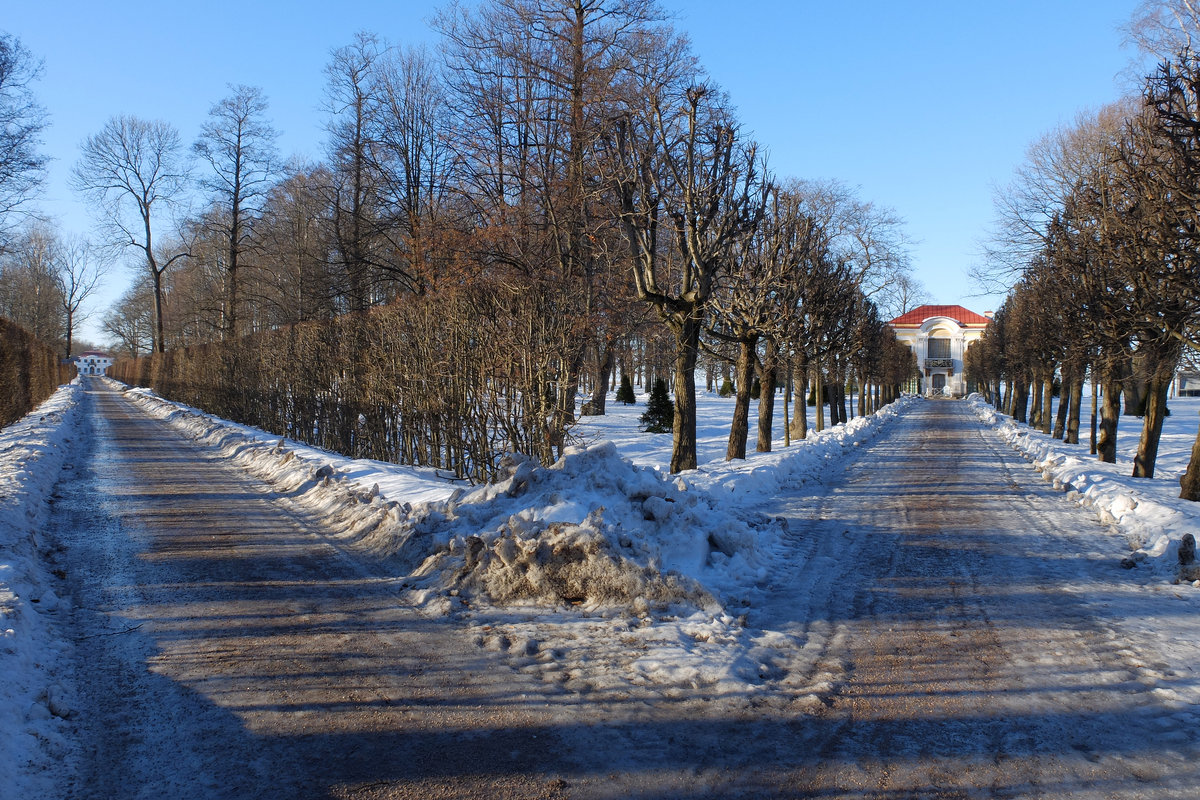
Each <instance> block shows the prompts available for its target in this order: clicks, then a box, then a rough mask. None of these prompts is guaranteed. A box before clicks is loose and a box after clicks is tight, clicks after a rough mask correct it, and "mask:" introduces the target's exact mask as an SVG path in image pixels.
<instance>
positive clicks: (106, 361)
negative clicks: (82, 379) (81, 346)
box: [75, 350, 113, 375]
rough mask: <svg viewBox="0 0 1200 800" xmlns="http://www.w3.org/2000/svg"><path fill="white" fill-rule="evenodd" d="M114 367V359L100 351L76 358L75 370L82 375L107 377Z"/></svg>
mask: <svg viewBox="0 0 1200 800" xmlns="http://www.w3.org/2000/svg"><path fill="white" fill-rule="evenodd" d="M112 365H113V357H112V356H110V355H109V354H108V353H101V352H99V351H98V350H89V351H87V352H86V353H80V354H79V355H77V356H75V369H77V370H78V371H79V374H80V375H105V374H107V372H108V368H109V367H111V366H112Z"/></svg>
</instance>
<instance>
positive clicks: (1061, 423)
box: [1054, 368, 1075, 440]
mask: <svg viewBox="0 0 1200 800" xmlns="http://www.w3.org/2000/svg"><path fill="white" fill-rule="evenodd" d="M1074 391H1075V378H1074V376H1073V373H1069V372H1068V371H1067V370H1066V369H1065V368H1064V369H1063V380H1062V386H1061V387H1059V393H1058V414H1057V416H1055V418H1054V438H1055V439H1059V440H1061V439H1062V438H1063V436H1064V435H1066V432H1067V415H1068V414H1069V413H1070V412H1071V398H1072V396H1073V394H1074Z"/></svg>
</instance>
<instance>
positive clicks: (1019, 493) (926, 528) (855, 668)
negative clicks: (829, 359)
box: [750, 402, 1200, 798]
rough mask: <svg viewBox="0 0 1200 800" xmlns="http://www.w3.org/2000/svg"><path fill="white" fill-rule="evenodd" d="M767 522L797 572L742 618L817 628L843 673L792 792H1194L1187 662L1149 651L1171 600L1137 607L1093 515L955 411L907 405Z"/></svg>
mask: <svg viewBox="0 0 1200 800" xmlns="http://www.w3.org/2000/svg"><path fill="white" fill-rule="evenodd" d="M779 510H780V511H781V512H782V513H785V514H786V515H788V516H789V517H790V518H791V519H792V528H793V530H797V531H800V532H801V533H800V534H798V535H797V536H796V540H795V549H794V551H793V553H794V555H796V556H798V558H797V559H796V562H795V563H796V564H797V566H796V568H795V569H796V571H795V573H793V574H789V573H788V567H786V566H785V567H784V568H783V569H781V570H780V571H779V572H780V574H778V575H777V576H776V581H777V583H778V587H777V589H778V592H777V595H776V597H777V599H779V600H780V601H781V602H778V603H774V604H771V605H767V606H765V608H766V609H767V613H768V614H774V615H775V616H776V618H775V619H764V618H763V616H762V615H760V616H759V617H758V618H757V619H755V617H754V616H753V615H752V617H751V620H750V622H751V624H766V625H767V626H768V627H787V625H788V620H789V619H791V620H794V622H793V623H792V624H793V625H795V626H797V627H803V626H805V625H811V624H812V621H814V620H815V621H821V620H828V621H829V623H830V628H831V632H830V633H826V634H825V635H827V636H828V637H829V639H830V641H831V642H833V643H834V644H832V645H831V646H830V647H829V648H828V649H827V652H826V653H825V658H826V659H829V660H832V661H835V662H838V663H840V664H841V665H843V666H844V668H845V672H844V673H843V674H842V675H841V676H840V677H838V678H835V680H836V682H837V683H836V688H835V690H834V691H833V692H832V693H831V694H830V695H829V696H828V697H827V698H826V704H827V706H828V707H827V709H826V710H824V711H823V712H821V714H820V715H819V719H820V722H819V723H818V726H819V727H820V728H823V729H824V730H823V731H822V732H821V733H820V734H819V736H818V741H819V757H817V758H815V759H814V761H816V762H817V763H816V764H815V765H813V766H812V767H811V768H810V769H805V770H803V771H802V774H801V775H800V776H799V777H798V780H797V781H796V783H795V786H796V788H797V789H798V790H800V793H801V794H804V795H809V796H819V797H887V798H891V797H968V796H969V797H980V796H982V797H1195V796H1197V793H1198V792H1200V768H1198V767H1197V764H1196V757H1197V755H1198V754H1200V749H1198V747H1197V743H1198V741H1200V725H1198V723H1200V715H1197V713H1196V708H1197V706H1196V705H1195V704H1196V703H1197V701H1200V692H1198V691H1197V676H1196V674H1195V673H1194V672H1193V668H1194V666H1195V662H1194V661H1193V662H1191V663H1188V664H1169V663H1165V661H1164V659H1163V658H1162V657H1161V656H1158V655H1156V654H1157V653H1162V652H1171V651H1172V650H1177V648H1174V647H1173V645H1172V642H1173V640H1174V639H1175V638H1176V637H1178V636H1180V635H1181V634H1183V635H1190V634H1192V633H1194V631H1195V626H1194V623H1193V622H1192V621H1191V620H1186V621H1184V622H1185V624H1186V627H1183V628H1182V630H1180V629H1171V627H1170V626H1172V622H1173V620H1172V615H1173V614H1178V613H1181V612H1182V611H1183V608H1184V607H1183V604H1182V603H1176V601H1177V600H1178V598H1175V597H1172V596H1170V595H1168V596H1165V597H1158V598H1155V597H1150V598H1146V597H1145V596H1144V595H1145V590H1144V589H1142V588H1141V587H1135V586H1134V585H1132V581H1131V574H1130V573H1126V572H1124V571H1123V570H1121V569H1119V568H1118V567H1117V565H1116V563H1115V560H1114V558H1113V557H1112V555H1111V553H1112V552H1113V549H1112V548H1108V547H1106V546H1104V544H1103V541H1104V540H1105V539H1106V538H1107V537H1109V536H1110V535H1111V534H1109V533H1108V532H1107V531H1106V530H1105V529H1104V528H1102V527H1101V526H1100V525H1099V524H1098V523H1097V522H1096V519H1095V516H1094V515H1093V514H1091V513H1089V512H1087V511H1084V510H1081V509H1080V508H1079V507H1077V506H1076V505H1075V504H1074V503H1071V502H1065V501H1064V499H1063V496H1062V495H1061V494H1060V493H1058V492H1055V491H1053V489H1052V488H1051V487H1050V486H1048V485H1047V484H1046V483H1045V482H1044V481H1043V480H1042V479H1041V478H1040V476H1038V475H1037V473H1036V472H1034V471H1032V470H1030V469H1029V467H1028V465H1027V464H1026V463H1025V462H1024V461H1023V460H1021V459H1020V458H1019V457H1017V456H1016V455H1015V454H1014V453H1013V452H1012V451H1011V450H1010V449H1008V448H1007V447H1006V446H1005V445H1003V444H1002V443H1000V442H999V440H998V439H997V438H996V437H995V436H994V435H993V434H992V433H991V432H990V431H985V430H981V429H980V428H979V426H978V424H977V422H976V420H975V419H974V417H973V416H972V415H971V413H970V412H969V411H968V410H967V409H966V407H965V404H962V403H957V402H930V403H926V404H923V405H921V406H918V407H916V408H915V409H914V410H913V411H912V412H911V413H910V414H909V415H907V416H906V417H905V419H904V420H903V421H902V422H901V423H900V424H898V425H897V426H896V427H895V428H894V429H893V430H892V431H891V433H890V435H888V436H885V437H882V438H881V439H880V440H879V441H878V442H877V443H876V444H874V445H873V446H872V447H871V448H869V449H868V451H867V452H865V453H864V454H863V455H862V456H861V458H859V459H858V460H856V461H855V462H854V463H852V464H851V465H850V466H849V468H848V469H847V471H846V474H845V476H844V480H843V481H841V482H839V484H838V485H837V487H836V488H834V489H832V490H823V491H822V492H821V493H818V494H815V495H813V496H805V497H794V498H790V499H789V500H788V501H787V502H786V503H784V504H783V507H782V508H781V509H779ZM814 589H816V591H814ZM1186 591H1189V592H1190V591H1193V590H1191V589H1190V588H1189V589H1187V590H1186ZM1139 592H1140V593H1141V594H1139ZM789 593H791V595H792V596H790V597H789V596H788V595H789ZM1187 608H1188V609H1194V606H1192V605H1189V606H1187ZM1143 615H1154V616H1157V618H1158V619H1157V620H1156V621H1154V622H1150V626H1154V625H1155V624H1160V623H1162V622H1164V621H1165V622H1166V624H1167V626H1168V627H1167V628H1166V629H1161V630H1155V629H1153V627H1148V626H1147V624H1146V623H1147V622H1148V620H1146V619H1145V618H1144V617H1143Z"/></svg>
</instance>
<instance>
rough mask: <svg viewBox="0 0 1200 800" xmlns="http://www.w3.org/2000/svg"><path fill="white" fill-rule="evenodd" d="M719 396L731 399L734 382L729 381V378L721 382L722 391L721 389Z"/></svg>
mask: <svg viewBox="0 0 1200 800" xmlns="http://www.w3.org/2000/svg"><path fill="white" fill-rule="evenodd" d="M717 394H719V395H721V397H729V396H730V395H732V394H733V381H731V380H729V378H726V379H725V380H723V381H721V389H720V391H718V392H717Z"/></svg>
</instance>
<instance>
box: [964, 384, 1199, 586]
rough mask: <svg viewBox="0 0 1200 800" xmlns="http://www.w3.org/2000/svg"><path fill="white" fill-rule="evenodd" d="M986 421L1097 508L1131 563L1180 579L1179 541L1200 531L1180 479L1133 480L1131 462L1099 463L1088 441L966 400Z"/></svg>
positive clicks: (1193, 505) (1052, 478) (1076, 496)
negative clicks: (1066, 438)
mask: <svg viewBox="0 0 1200 800" xmlns="http://www.w3.org/2000/svg"><path fill="white" fill-rule="evenodd" d="M968 402H969V403H970V404H971V409H972V410H973V411H974V412H975V415H976V416H977V417H979V419H980V420H981V421H983V422H984V424H986V425H989V426H990V427H992V428H995V430H996V432H997V433H999V434H1000V435H1001V436H1002V437H1003V438H1004V439H1005V440H1006V441H1007V442H1008V443H1009V444H1010V445H1011V446H1012V447H1013V449H1014V450H1016V451H1017V452H1019V453H1022V454H1023V455H1024V456H1025V458H1027V459H1028V460H1029V461H1030V462H1031V463H1032V464H1033V465H1034V467H1036V468H1037V469H1038V471H1040V472H1041V473H1042V475H1043V476H1045V478H1046V480H1048V481H1051V482H1052V483H1053V484H1054V486H1055V488H1057V489H1060V490H1062V491H1064V492H1067V494H1068V496H1069V497H1071V498H1072V499H1075V500H1077V501H1078V502H1079V503H1081V504H1083V505H1085V506H1090V507H1092V508H1094V509H1095V510H1096V513H1097V515H1099V517H1100V520H1101V521H1102V522H1105V523H1107V524H1111V525H1115V526H1116V527H1117V529H1118V530H1120V531H1121V532H1122V534H1123V535H1124V536H1125V538H1126V540H1127V541H1128V542H1129V549H1130V551H1131V552H1130V553H1127V554H1122V555H1123V556H1124V560H1123V563H1124V564H1125V565H1126V566H1128V567H1131V568H1132V567H1139V566H1140V567H1143V568H1145V567H1148V568H1149V569H1150V570H1151V572H1152V574H1153V575H1154V576H1156V577H1160V578H1163V579H1168V580H1173V579H1176V578H1177V577H1178V569H1177V567H1178V553H1179V542H1180V540H1181V539H1182V537H1183V536H1184V534H1187V533H1191V534H1195V533H1196V532H1197V531H1200V507H1198V504H1196V503H1192V502H1190V501H1187V500H1182V499H1180V498H1179V484H1178V483H1177V482H1176V481H1173V480H1171V481H1167V480H1157V479H1155V480H1147V479H1145V478H1133V477H1130V475H1129V474H1128V473H1129V472H1130V466H1129V463H1128V462H1126V463H1124V464H1108V463H1105V462H1102V461H1099V460H1098V459H1097V458H1096V457H1095V456H1094V455H1092V454H1091V453H1090V452H1088V451H1089V446H1088V445H1086V444H1066V443H1064V442H1062V441H1059V440H1058V439H1055V438H1053V437H1050V436H1047V435H1045V434H1044V433H1042V432H1041V431H1038V430H1035V429H1033V428H1031V427H1028V426H1027V425H1024V424H1019V423H1017V422H1015V421H1014V420H1013V419H1012V417H1009V416H1007V415H1005V414H1001V413H999V412H998V411H996V409H995V408H993V407H992V405H991V404H989V403H988V402H987V401H986V400H985V399H984V398H983V397H982V396H981V395H978V394H973V395H971V396H970V397H969V398H968ZM1196 583H1197V584H1198V585H1200V581H1196Z"/></svg>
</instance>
